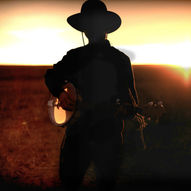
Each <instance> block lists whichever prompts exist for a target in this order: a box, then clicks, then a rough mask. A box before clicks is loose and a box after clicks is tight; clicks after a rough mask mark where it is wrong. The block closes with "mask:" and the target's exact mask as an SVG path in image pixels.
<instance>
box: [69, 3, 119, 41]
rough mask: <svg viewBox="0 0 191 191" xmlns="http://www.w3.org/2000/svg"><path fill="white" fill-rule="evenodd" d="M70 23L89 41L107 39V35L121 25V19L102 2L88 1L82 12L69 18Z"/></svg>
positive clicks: (84, 4)
mask: <svg viewBox="0 0 191 191" xmlns="http://www.w3.org/2000/svg"><path fill="white" fill-rule="evenodd" d="M67 21H68V23H69V24H70V25H71V26H72V27H73V28H75V29H76V30H79V31H81V32H84V33H85V34H86V36H87V37H88V39H89V40H90V41H92V39H94V40H95V39H100V38H105V37H106V34H107V33H111V32H114V31H115V30H117V29H118V28H119V27H120V25H121V18H120V17H119V15H117V14H116V13H114V12H111V11H108V10H107V7H106V5H105V4H104V3H103V2H102V1H100V0H87V1H86V2H85V3H83V5H82V8H81V12H80V13H77V14H74V15H72V16H70V17H68V18H67Z"/></svg>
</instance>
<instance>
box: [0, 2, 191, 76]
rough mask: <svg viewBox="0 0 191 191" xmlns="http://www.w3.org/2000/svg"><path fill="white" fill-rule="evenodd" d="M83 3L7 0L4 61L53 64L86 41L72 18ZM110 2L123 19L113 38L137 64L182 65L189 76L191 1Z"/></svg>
mask: <svg viewBox="0 0 191 191" xmlns="http://www.w3.org/2000/svg"><path fill="white" fill-rule="evenodd" d="M81 3H82V2H81V1H76V2H75V4H74V3H73V4H72V2H70V1H66V2H64V1H63V2H61V1H56V0H55V1H51V0H49V1H41V0H39V1H34V2H32V1H28V2H27V1H10V2H9V3H6V1H4V4H2V5H3V6H1V5H0V6H1V8H2V9H3V11H1V12H0V19H1V20H2V22H1V23H0V63H2V64H3V65H8V64H9V65H47V66H48V65H53V64H55V63H57V62H58V61H59V60H60V59H61V58H62V57H63V56H64V55H65V54H66V53H67V51H68V50H70V49H72V48H76V47H79V46H82V45H83V43H82V39H81V34H80V32H78V31H76V30H74V29H72V28H71V27H70V26H69V25H68V24H67V22H66V18H67V17H68V16H69V15H72V14H74V13H77V12H79V11H80V7H81ZM164 3H165V4H164ZM106 4H107V5H108V9H109V10H111V11H114V12H117V13H119V14H120V16H121V17H122V21H123V22H122V26H121V27H120V28H119V30H117V31H116V32H115V33H112V34H111V35H110V34H109V35H108V39H109V40H110V42H111V45H113V46H114V47H116V48H119V49H120V50H121V51H123V52H124V53H126V54H127V55H128V56H129V57H130V59H131V62H132V64H133V65H138V64H141V63H144V64H149V65H155V64H157V65H171V66H175V67H176V66H178V68H179V67H180V68H183V70H182V71H181V73H182V74H183V73H184V77H185V78H186V79H189V77H190V75H191V72H190V70H189V68H191V57H190V55H189V54H190V50H191V35H190V34H191V27H190V19H191V12H190V7H191V3H190V4H189V3H187V4H184V3H181V1H176V3H175V4H173V6H172V3H170V1H167V2H160V1H156V2H150V1H145V3H144V2H142V1H135V2H126V1H120V3H117V2H115V1H108V2H107V1H106ZM164 5H165V6H164ZM71 7H72V9H71ZM143 7H144V9H143ZM127 9H128V11H127ZM86 42H87V40H86ZM183 71H184V72H183Z"/></svg>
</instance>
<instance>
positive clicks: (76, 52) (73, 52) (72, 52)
mask: <svg viewBox="0 0 191 191" xmlns="http://www.w3.org/2000/svg"><path fill="white" fill-rule="evenodd" d="M84 49H85V47H84V46H80V47H77V48H73V49H71V50H69V51H68V52H67V55H79V54H81V53H82V52H84Z"/></svg>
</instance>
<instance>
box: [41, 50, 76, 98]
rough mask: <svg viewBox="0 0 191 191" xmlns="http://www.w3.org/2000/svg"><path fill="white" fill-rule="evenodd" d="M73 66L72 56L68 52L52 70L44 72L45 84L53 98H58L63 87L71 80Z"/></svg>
mask: <svg viewBox="0 0 191 191" xmlns="http://www.w3.org/2000/svg"><path fill="white" fill-rule="evenodd" d="M74 64H75V62H74V56H73V55H72V54H71V52H70V51H69V52H68V53H67V55H65V56H64V57H63V58H62V60H61V61H59V62H58V63H57V64H54V65H53V68H52V69H48V70H47V71H46V74H45V76H44V77H45V84H46V86H47V87H48V89H49V91H50V92H51V94H52V95H53V96H55V97H59V95H60V93H61V92H62V91H63V89H62V87H63V85H64V84H66V83H68V82H69V81H72V80H73V75H74V73H75V71H74V68H75V67H74Z"/></svg>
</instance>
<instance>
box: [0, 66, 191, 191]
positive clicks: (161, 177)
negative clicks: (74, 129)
mask: <svg viewBox="0 0 191 191" xmlns="http://www.w3.org/2000/svg"><path fill="white" fill-rule="evenodd" d="M48 68H50V67H42V66H41V67H40V66H38V67H37V66H36V67H34V66H0V123H1V126H0V181H1V185H2V186H6V187H7V188H12V189H13V190H14V189H15V190H16V189H17V188H19V189H24V190H25V189H27V190H28V189H32V190H33V189H35V190H38V189H39V190H41V189H44V190H46V189H49V190H50V189H56V188H57V189H59V188H60V181H59V176H58V169H59V152H60V144H61V142H62V138H63V136H64V133H65V129H64V128H61V127H55V126H54V125H53V124H51V122H50V120H49V116H48V111H47V101H48V99H49V97H50V93H49V92H48V89H47V88H46V86H45V84H44V74H45V72H46V70H47V69H48ZM133 69H134V74H135V79H136V87H137V91H138V95H139V100H140V105H144V104H146V103H148V102H151V101H154V102H155V103H157V102H158V101H162V102H163V105H164V109H165V112H163V113H162V114H161V115H160V114H158V112H154V111H153V112H152V113H151V119H152V120H151V123H150V124H149V125H148V127H146V128H145V130H144V134H145V142H146V144H147V149H146V150H143V149H142V146H141V144H140V143H138V141H137V140H136V139H137V136H136V135H135V134H133V133H132V132H131V130H129V132H128V128H127V129H126V131H127V133H126V134H125V137H124V138H125V139H124V145H123V147H124V152H123V153H122V158H123V163H122V165H121V170H120V173H119V179H118V190H120V188H121V189H122V190H123V189H124V187H125V186H127V187H128V188H132V189H134V188H146V187H151V186H155V188H161V189H163V188H167V187H168V188H169V187H173V186H176V187H177V186H179V185H180V186H183V185H185V184H189V181H190V180H191V165H190V161H191V129H190V127H191V109H190V108H191V99H190V97H191V79H188V80H187V81H185V79H184V77H183V76H182V75H181V74H180V73H179V72H178V70H176V69H175V68H173V67H169V66H168V67H167V66H149V65H143V66H141V65H138V66H136V65H135V66H133ZM127 126H129V127H133V126H134V124H132V122H128V125H127ZM130 129H132V128H130ZM131 135H132V136H131ZM95 179H96V177H95V173H94V167H93V164H92V165H91V166H90V168H89V169H88V171H87V173H86V176H85V178H84V183H83V186H82V190H86V189H87V190H92V189H93V188H94V185H95Z"/></svg>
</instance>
